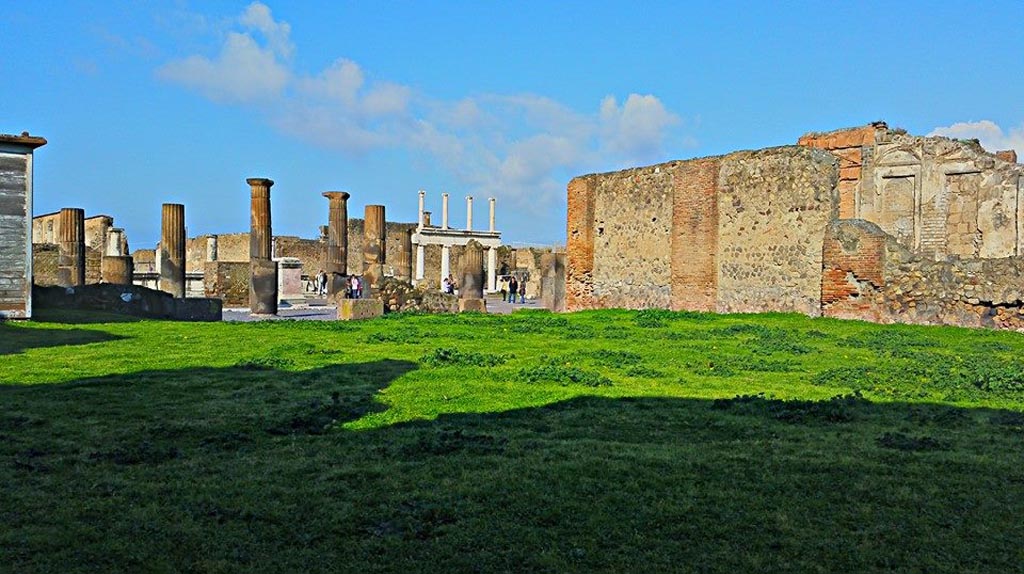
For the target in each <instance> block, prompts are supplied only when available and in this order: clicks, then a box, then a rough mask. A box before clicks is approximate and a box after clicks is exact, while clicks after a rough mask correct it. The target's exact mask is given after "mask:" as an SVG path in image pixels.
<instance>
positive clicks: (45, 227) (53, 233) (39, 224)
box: [32, 212, 114, 281]
mask: <svg viewBox="0 0 1024 574" xmlns="http://www.w3.org/2000/svg"><path fill="white" fill-rule="evenodd" d="M113 226H114V218H113V217H110V216H109V215H93V216H92V217H86V218H85V246H86V247H88V248H92V249H95V250H97V251H99V252H100V253H101V254H102V253H104V251H105V249H106V248H107V231H108V230H109V229H110V228H111V227H113ZM59 237H60V212H54V213H47V214H44V215H38V216H36V217H33V218H32V243H33V244H36V243H39V244H54V245H56V244H57V243H58V242H59V241H60V239H59ZM87 281H88V280H87Z"/></svg>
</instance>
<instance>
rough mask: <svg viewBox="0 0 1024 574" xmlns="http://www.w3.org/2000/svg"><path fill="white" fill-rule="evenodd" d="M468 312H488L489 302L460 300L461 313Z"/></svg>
mask: <svg viewBox="0 0 1024 574" xmlns="http://www.w3.org/2000/svg"><path fill="white" fill-rule="evenodd" d="M467 311H470V312H476V313H486V312H487V300H486V299H459V313H465V312H467Z"/></svg>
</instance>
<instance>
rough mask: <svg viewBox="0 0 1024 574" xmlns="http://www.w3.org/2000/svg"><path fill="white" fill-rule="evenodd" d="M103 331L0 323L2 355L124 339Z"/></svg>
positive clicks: (0, 348) (0, 353) (0, 350)
mask: <svg viewBox="0 0 1024 574" xmlns="http://www.w3.org/2000/svg"><path fill="white" fill-rule="evenodd" d="M124 338H125V337H122V336H120V335H112V334H110V333H106V332H103V331H92V330H86V329H61V330H57V329H32V328H24V327H19V326H17V325H15V324H12V323H6V322H2V321H0V355H12V354H14V353H21V352H22V351H24V350H25V349H38V348H42V347H62V346H65V345H88V344H90V343H103V342H106V341H116V340H119V339H124Z"/></svg>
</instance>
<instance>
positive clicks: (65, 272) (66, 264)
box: [57, 207, 85, 287]
mask: <svg viewBox="0 0 1024 574" xmlns="http://www.w3.org/2000/svg"><path fill="white" fill-rule="evenodd" d="M59 225H60V236H59V238H60V239H59V245H58V249H59V251H58V259H57V284H58V285H60V286H61V287H78V286H81V285H85V210H84V209H81V208H78V207H65V208H64V209H61V210H60V216H59Z"/></svg>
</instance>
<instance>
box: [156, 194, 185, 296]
mask: <svg viewBox="0 0 1024 574" xmlns="http://www.w3.org/2000/svg"><path fill="white" fill-rule="evenodd" d="M160 290H161V291H164V292H166V293H170V294H171V296H172V297H174V298H176V299H182V298H184V297H185V206H184V205H182V204H180V203H165V204H164V205H163V216H162V217H161V220H160Z"/></svg>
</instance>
